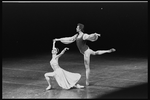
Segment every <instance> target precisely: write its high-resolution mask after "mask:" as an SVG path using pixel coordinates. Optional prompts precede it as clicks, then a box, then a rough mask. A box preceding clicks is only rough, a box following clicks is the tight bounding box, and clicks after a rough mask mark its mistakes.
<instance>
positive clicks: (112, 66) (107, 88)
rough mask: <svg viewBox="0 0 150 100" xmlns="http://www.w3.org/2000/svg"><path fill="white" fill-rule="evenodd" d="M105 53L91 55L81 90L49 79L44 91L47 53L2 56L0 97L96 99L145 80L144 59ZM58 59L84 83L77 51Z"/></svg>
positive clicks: (146, 81)
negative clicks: (17, 56) (50, 86)
mask: <svg viewBox="0 0 150 100" xmlns="http://www.w3.org/2000/svg"><path fill="white" fill-rule="evenodd" d="M109 55H111V54H104V55H100V56H91V64H90V66H91V74H90V85H89V86H86V87H85V88H84V89H75V88H74V89H70V90H64V89H62V88H60V87H59V86H58V84H57V83H56V81H55V80H54V79H52V89H51V90H48V91H46V90H45V89H46V87H47V86H48V84H47V82H46V80H45V78H44V74H45V73H46V72H51V71H52V68H51V67H50V65H49V61H50V60H51V55H50V54H48V55H44V54H43V55H35V56H30V57H19V58H5V59H2V98H3V99H4V98H79V99H82V98H83V99H84V98H96V97H101V96H103V95H104V94H108V93H111V92H113V91H116V90H120V89H122V88H125V87H130V86H135V85H139V84H143V83H148V61H147V58H140V57H123V56H115V55H114V56H109ZM59 62H60V63H59V64H60V66H61V67H62V68H63V69H65V70H67V71H70V72H75V73H80V74H81V75H82V76H81V79H80V81H79V84H81V85H84V86H85V68H84V63H83V56H82V55H81V54H73V53H70V54H67V53H66V54H65V55H63V56H62V57H61V58H60V59H59ZM137 92H142V91H137Z"/></svg>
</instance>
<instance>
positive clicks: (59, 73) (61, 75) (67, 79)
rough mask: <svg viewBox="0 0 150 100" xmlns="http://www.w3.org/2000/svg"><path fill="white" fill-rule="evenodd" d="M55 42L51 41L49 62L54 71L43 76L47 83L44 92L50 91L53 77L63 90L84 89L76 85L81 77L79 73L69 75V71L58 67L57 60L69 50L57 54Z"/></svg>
mask: <svg viewBox="0 0 150 100" xmlns="http://www.w3.org/2000/svg"><path fill="white" fill-rule="evenodd" d="M55 42H56V41H55V40H53V48H52V59H51V61H50V65H51V67H52V69H53V70H54V71H53V72H48V73H45V74H44V76H45V79H46V80H47V82H48V87H47V88H46V90H49V89H51V83H50V77H54V78H55V79H56V81H57V83H58V85H59V86H60V87H62V88H63V89H70V88H72V87H75V88H84V86H82V85H79V84H77V82H78V81H79V79H80V78H81V75H80V74H79V73H71V72H69V71H66V70H64V69H62V68H61V67H60V66H59V63H58V60H59V58H60V57H61V56H62V55H63V54H64V52H65V51H66V50H69V48H64V49H63V50H62V51H61V53H60V54H57V53H58V49H57V48H56V47H55Z"/></svg>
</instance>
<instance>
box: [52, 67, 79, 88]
mask: <svg viewBox="0 0 150 100" xmlns="http://www.w3.org/2000/svg"><path fill="white" fill-rule="evenodd" d="M54 73H55V75H54V77H55V79H56V81H57V83H58V85H59V86H60V87H62V88H64V89H70V88H71V87H73V86H74V85H75V84H76V83H77V82H78V81H79V79H80V78H81V75H80V74H79V73H71V72H69V71H66V70H64V69H62V68H57V69H56V70H55V71H54Z"/></svg>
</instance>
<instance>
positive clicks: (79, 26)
mask: <svg viewBox="0 0 150 100" xmlns="http://www.w3.org/2000/svg"><path fill="white" fill-rule="evenodd" d="M76 31H77V32H80V31H81V32H84V25H83V24H81V23H78V25H77V28H76Z"/></svg>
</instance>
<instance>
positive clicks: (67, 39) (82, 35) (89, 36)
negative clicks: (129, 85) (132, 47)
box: [55, 23, 115, 85]
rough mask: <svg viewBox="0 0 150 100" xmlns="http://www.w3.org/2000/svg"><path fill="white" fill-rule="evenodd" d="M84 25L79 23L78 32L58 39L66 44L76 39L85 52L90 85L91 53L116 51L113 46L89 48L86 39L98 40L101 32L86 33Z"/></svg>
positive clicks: (87, 78) (98, 53) (99, 53)
mask: <svg viewBox="0 0 150 100" xmlns="http://www.w3.org/2000/svg"><path fill="white" fill-rule="evenodd" d="M83 29H84V25H83V24H80V23H79V24H78V25H77V28H76V31H77V32H78V34H75V35H74V36H72V37H63V38H59V39H58V38H56V39H55V40H56V41H60V42H62V43H64V44H70V43H72V42H74V41H76V44H77V47H78V49H79V51H80V52H81V53H82V54H83V56H84V65H85V69H86V85H89V75H90V55H101V54H104V53H110V52H114V51H115V49H114V48H112V49H110V50H97V51H93V50H92V49H90V48H89V46H88V45H86V41H87V40H88V41H92V42H93V41H96V40H97V39H98V36H100V34H98V33H93V34H86V33H84V30H83Z"/></svg>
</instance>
